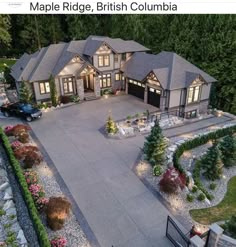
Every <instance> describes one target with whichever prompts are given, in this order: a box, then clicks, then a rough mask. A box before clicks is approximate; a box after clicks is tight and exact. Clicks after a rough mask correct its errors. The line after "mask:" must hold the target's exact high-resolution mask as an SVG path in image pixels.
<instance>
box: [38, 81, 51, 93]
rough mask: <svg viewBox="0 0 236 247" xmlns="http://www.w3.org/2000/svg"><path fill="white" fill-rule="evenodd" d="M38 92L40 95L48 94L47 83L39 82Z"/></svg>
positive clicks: (48, 87)
mask: <svg viewBox="0 0 236 247" xmlns="http://www.w3.org/2000/svg"><path fill="white" fill-rule="evenodd" d="M39 91H40V94H47V93H50V85H49V82H40V83H39Z"/></svg>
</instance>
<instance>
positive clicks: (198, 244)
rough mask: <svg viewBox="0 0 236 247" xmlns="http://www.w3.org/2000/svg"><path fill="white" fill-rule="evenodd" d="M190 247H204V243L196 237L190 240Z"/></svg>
mask: <svg viewBox="0 0 236 247" xmlns="http://www.w3.org/2000/svg"><path fill="white" fill-rule="evenodd" d="M190 243H191V245H190V246H191V247H204V246H205V242H204V241H203V240H202V239H201V238H200V237H199V236H197V235H195V236H194V237H192V238H191V239H190Z"/></svg>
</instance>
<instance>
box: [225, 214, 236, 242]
mask: <svg viewBox="0 0 236 247" xmlns="http://www.w3.org/2000/svg"><path fill="white" fill-rule="evenodd" d="M225 229H226V231H227V233H229V235H230V236H231V237H233V238H236V216H235V215H234V216H232V217H231V218H230V220H228V221H226V222H225Z"/></svg>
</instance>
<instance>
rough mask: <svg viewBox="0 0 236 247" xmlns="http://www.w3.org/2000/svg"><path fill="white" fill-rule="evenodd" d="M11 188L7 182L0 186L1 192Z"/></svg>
mask: <svg viewBox="0 0 236 247" xmlns="http://www.w3.org/2000/svg"><path fill="white" fill-rule="evenodd" d="M9 187H10V184H9V183H8V182H5V183H4V184H2V185H0V191H4V190H6V189H7V188H9Z"/></svg>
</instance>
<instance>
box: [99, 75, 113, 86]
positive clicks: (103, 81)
mask: <svg viewBox="0 0 236 247" xmlns="http://www.w3.org/2000/svg"><path fill="white" fill-rule="evenodd" d="M106 87H111V74H104V75H102V78H100V88H106Z"/></svg>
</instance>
